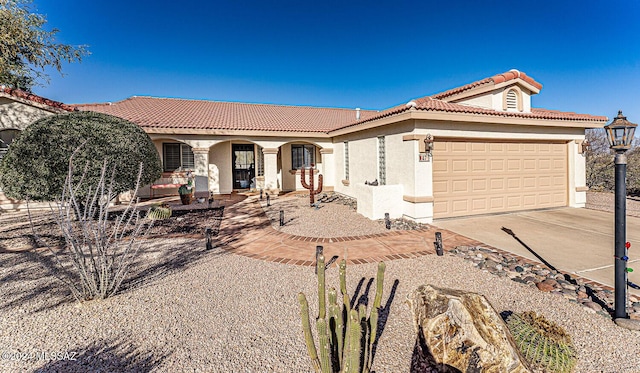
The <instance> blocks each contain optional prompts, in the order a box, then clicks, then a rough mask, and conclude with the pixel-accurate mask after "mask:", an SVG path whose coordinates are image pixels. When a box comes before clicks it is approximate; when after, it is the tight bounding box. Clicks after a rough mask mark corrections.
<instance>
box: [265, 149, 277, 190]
mask: <svg viewBox="0 0 640 373" xmlns="http://www.w3.org/2000/svg"><path fill="white" fill-rule="evenodd" d="M262 154H264V189H265V191H266V192H268V193H269V194H271V195H277V194H278V193H280V185H279V183H278V148H262Z"/></svg>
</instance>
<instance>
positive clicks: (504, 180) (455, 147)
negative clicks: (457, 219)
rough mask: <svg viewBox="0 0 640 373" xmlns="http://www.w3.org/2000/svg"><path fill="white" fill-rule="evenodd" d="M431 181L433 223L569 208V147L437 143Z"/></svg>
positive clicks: (499, 143)
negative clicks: (507, 213) (476, 215)
mask: <svg viewBox="0 0 640 373" xmlns="http://www.w3.org/2000/svg"><path fill="white" fill-rule="evenodd" d="M433 180H434V181H433V191H434V192H433V195H434V199H435V201H434V217H435V218H444V217H453V216H464V215H474V214H486V213H495V212H508V211H518V210H524V209H535V208H547V207H557V206H566V204H567V189H568V187H567V146H566V144H562V143H550V144H543V143H534V142H526V143H514V142H503V143H501V142H497V141H496V142H463V141H452V142H441V141H436V146H435V150H434V153H433Z"/></svg>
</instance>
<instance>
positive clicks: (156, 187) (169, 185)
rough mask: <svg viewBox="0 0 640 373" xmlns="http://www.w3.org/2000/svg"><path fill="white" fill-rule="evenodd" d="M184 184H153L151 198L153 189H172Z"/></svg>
mask: <svg viewBox="0 0 640 373" xmlns="http://www.w3.org/2000/svg"><path fill="white" fill-rule="evenodd" d="M181 185H182V184H151V198H153V191H154V190H156V189H171V188H180V186H181Z"/></svg>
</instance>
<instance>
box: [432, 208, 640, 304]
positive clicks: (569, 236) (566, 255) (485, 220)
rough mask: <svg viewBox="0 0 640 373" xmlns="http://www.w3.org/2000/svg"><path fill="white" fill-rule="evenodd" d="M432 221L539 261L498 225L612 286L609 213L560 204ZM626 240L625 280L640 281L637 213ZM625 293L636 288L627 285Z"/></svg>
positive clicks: (572, 269) (566, 267) (556, 262)
mask: <svg viewBox="0 0 640 373" xmlns="http://www.w3.org/2000/svg"><path fill="white" fill-rule="evenodd" d="M433 225H435V226H437V227H441V228H444V229H448V230H450V231H453V232H455V233H458V234H461V235H463V236H466V237H469V238H472V239H475V240H477V241H480V242H484V243H486V244H487V245H490V246H493V247H496V248H499V249H502V250H505V251H509V252H512V253H515V254H518V255H521V256H524V257H526V258H530V259H532V260H536V261H539V260H538V259H536V257H535V256H534V255H533V254H532V253H531V252H529V251H528V250H527V249H526V248H525V247H524V246H523V245H522V244H520V243H519V242H518V241H517V240H516V239H514V238H513V237H512V236H510V235H509V234H507V233H505V232H504V231H503V230H502V229H501V228H502V227H505V228H509V229H511V230H512V231H513V233H514V234H515V235H516V236H517V237H518V238H519V239H520V240H521V241H523V242H524V243H525V244H527V246H529V247H530V248H531V249H532V250H534V251H535V252H536V253H537V254H538V255H540V256H541V257H542V258H544V259H545V260H546V261H547V262H549V263H550V264H551V265H553V266H555V267H556V268H558V269H560V270H563V271H566V272H569V273H574V274H577V275H580V276H582V277H585V278H588V279H592V280H595V281H598V282H600V283H603V284H605V285H609V286H612V287H613V285H614V268H613V265H614V264H613V263H614V258H613V253H614V249H613V245H614V239H613V236H614V226H613V225H614V217H613V213H610V212H602V211H596V210H588V209H577V208H570V207H567V208H560V209H553V210H542V211H529V212H520V213H513V214H502V215H489V216H480V217H467V218H455V219H447V220H436V221H435V222H434V223H433ZM627 241H629V242H630V243H631V248H630V249H629V262H628V264H627V266H628V267H629V268H633V269H634V272H632V273H629V281H631V282H633V283H635V284H638V285H640V218H635V217H627ZM629 292H630V293H631V294H637V295H640V290H637V289H633V288H629Z"/></svg>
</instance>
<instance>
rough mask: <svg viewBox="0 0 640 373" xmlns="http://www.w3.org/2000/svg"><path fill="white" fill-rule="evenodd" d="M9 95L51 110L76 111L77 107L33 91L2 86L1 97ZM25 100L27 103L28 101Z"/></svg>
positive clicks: (0, 89)
mask: <svg viewBox="0 0 640 373" xmlns="http://www.w3.org/2000/svg"><path fill="white" fill-rule="evenodd" d="M2 96H4V97H9V98H13V99H16V98H17V99H18V100H20V101H22V102H25V101H27V102H28V103H35V104H37V106H40V107H43V106H44V108H48V109H49V110H51V109H53V110H51V111H74V110H75V108H74V107H73V106H71V105H67V104H63V103H62V102H58V101H54V100H50V99H48V98H45V97H42V96H38V95H34V94H33V93H29V92H25V91H23V90H20V89H14V88H8V87H5V86H1V87H0V97H2ZM27 102H25V103H27Z"/></svg>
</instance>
